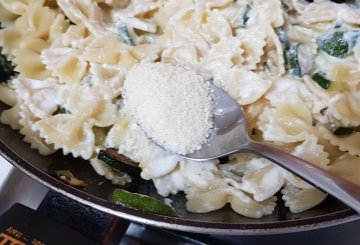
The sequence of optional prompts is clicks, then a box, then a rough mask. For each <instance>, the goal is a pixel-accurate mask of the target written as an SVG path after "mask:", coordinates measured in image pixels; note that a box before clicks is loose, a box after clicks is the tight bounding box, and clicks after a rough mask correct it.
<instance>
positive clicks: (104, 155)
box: [97, 149, 141, 178]
mask: <svg viewBox="0 0 360 245" xmlns="http://www.w3.org/2000/svg"><path fill="white" fill-rule="evenodd" d="M108 152H109V149H108V150H107V151H105V150H100V151H99V154H98V157H97V158H98V159H99V160H101V161H103V162H104V163H106V164H107V165H109V166H110V167H111V168H113V169H115V170H117V171H121V172H125V173H127V174H129V175H130V176H132V177H134V178H140V173H141V170H140V168H139V167H138V166H135V165H130V164H126V163H124V162H125V161H119V160H117V159H115V157H113V156H112V155H110V154H108Z"/></svg>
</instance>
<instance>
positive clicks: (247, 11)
mask: <svg viewBox="0 0 360 245" xmlns="http://www.w3.org/2000/svg"><path fill="white" fill-rule="evenodd" d="M250 11H251V6H250V4H246V6H245V10H244V14H243V17H242V19H241V24H240V26H241V27H246V24H247V22H248V21H249V19H250V16H249V15H250Z"/></svg>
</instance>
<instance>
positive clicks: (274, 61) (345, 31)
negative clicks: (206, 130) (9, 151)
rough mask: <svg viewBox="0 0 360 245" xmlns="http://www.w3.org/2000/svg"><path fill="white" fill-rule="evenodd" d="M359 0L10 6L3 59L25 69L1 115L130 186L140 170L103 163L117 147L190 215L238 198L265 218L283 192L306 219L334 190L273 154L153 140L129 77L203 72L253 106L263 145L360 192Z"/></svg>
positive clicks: (2, 87)
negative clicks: (184, 152) (227, 152)
mask: <svg viewBox="0 0 360 245" xmlns="http://www.w3.org/2000/svg"><path fill="white" fill-rule="evenodd" d="M351 4H352V5H353V6H351ZM351 4H336V3H333V2H330V1H325V0H315V1H313V2H312V3H308V2H306V1H303V0H289V1H280V0H268V1H265V0H238V1H231V0H211V1H205V0H186V1H176V0H134V1H127V0H123V1H113V0H58V1H44V0H37V1H24V0H0V21H1V27H2V29H1V30H0V47H1V55H3V57H6V58H7V60H8V61H9V62H11V64H12V65H13V66H14V70H15V72H16V74H15V75H14V76H10V77H9V79H8V81H6V82H4V83H1V84H0V100H1V101H2V102H3V103H6V104H7V105H9V106H10V107H11V108H10V109H8V110H5V111H3V112H2V114H1V117H0V121H1V122H2V123H4V124H8V125H9V126H11V127H12V128H13V129H16V130H19V131H20V133H21V134H22V135H24V141H26V142H28V143H30V144H31V147H32V148H34V149H37V150H39V152H40V153H41V154H51V153H53V152H54V151H55V150H59V149H61V150H62V151H63V153H64V154H72V155H73V156H74V157H78V156H80V157H82V158H84V159H86V160H89V161H90V163H91V166H93V168H94V170H95V171H96V172H97V173H98V174H100V175H102V176H104V177H105V178H107V179H109V180H111V181H112V182H113V183H114V184H118V185H124V184H126V183H128V182H130V181H131V178H130V176H129V175H127V174H125V173H120V172H117V171H115V170H113V169H112V168H111V167H109V166H108V165H106V164H105V163H104V162H102V161H101V160H99V159H97V155H98V153H99V152H100V151H101V150H104V149H106V148H115V149H117V151H118V153H119V154H123V155H125V156H126V157H128V158H130V159H131V160H133V161H135V162H137V163H139V167H140V168H141V170H142V172H141V177H142V178H144V179H147V180H152V181H153V182H154V185H155V187H156V188H157V191H158V193H159V194H160V195H162V196H164V197H165V196H169V195H173V194H176V193H178V192H184V193H185V196H186V198H187V203H186V207H187V209H188V210H189V211H190V212H198V213H206V212H211V211H213V210H217V209H221V208H222V207H224V206H225V205H226V204H230V206H231V207H232V209H233V210H234V211H235V212H236V213H238V214H241V215H245V216H248V217H253V218H260V217H262V216H264V215H269V214H271V213H272V212H273V210H274V208H275V206H276V197H275V194H276V193H281V194H280V195H282V199H283V200H284V202H285V206H287V207H289V209H290V211H291V212H302V211H304V210H307V209H309V208H312V207H314V206H316V205H317V204H319V203H321V202H322V201H323V200H324V199H325V197H326V194H325V193H323V192H321V191H319V190H317V189H316V188H315V187H313V186H311V185H309V184H307V183H306V182H304V181H302V180H301V179H299V178H297V177H295V176H294V175H292V174H291V173H289V172H287V171H285V170H284V169H281V168H279V167H278V166H276V165H274V164H273V163H271V162H269V161H268V160H265V159H263V158H258V157H254V156H252V155H247V154H236V155H233V156H231V157H230V159H229V161H228V162H227V163H225V164H219V163H218V161H208V162H203V163H196V162H193V161H190V160H185V159H182V158H181V157H179V156H177V155H174V154H172V153H170V152H167V151H165V150H164V149H162V148H160V147H159V146H158V145H156V144H155V143H153V142H152V141H151V140H149V139H148V138H147V137H146V135H145V134H144V132H143V131H142V129H141V128H139V126H138V125H137V124H136V123H134V122H133V121H132V119H131V118H130V117H129V116H127V115H126V114H125V113H124V112H123V110H122V105H121V104H122V88H123V83H124V79H125V78H126V75H127V73H128V71H129V70H130V69H131V68H132V67H133V66H134V65H135V64H137V63H141V62H165V63H172V64H175V65H181V66H183V67H185V68H186V69H193V70H196V72H197V73H199V74H201V75H202V76H203V77H205V78H206V79H210V80H212V81H213V82H214V83H215V84H216V85H218V86H220V87H222V88H223V89H224V90H225V91H226V92H228V93H229V95H230V96H232V97H233V98H234V99H236V100H237V102H238V103H239V104H240V105H241V106H243V108H244V110H245V112H246V115H247V119H248V124H249V126H250V133H251V137H253V138H254V139H256V140H259V141H262V142H267V143H272V144H275V145H278V146H280V147H283V148H284V150H286V151H288V152H289V153H291V154H293V155H296V156H298V157H300V158H303V159H305V160H307V161H309V162H310V163H312V164H314V165H317V166H320V167H321V168H324V169H326V170H328V171H332V172H334V173H336V174H338V175H340V176H342V177H344V178H347V179H349V180H350V181H352V182H354V183H356V184H360V181H359V179H360V171H359V170H358V168H359V167H358V166H357V164H356V163H357V162H358V161H359V155H360V144H359V142H360V132H359V131H360V130H359V127H360V111H359V108H360V107H359V104H360V86H359V81H360V59H359V57H360V55H359V54H360V41H358V39H359V37H360V23H359V22H360V9H359V6H357V5H356V3H355V2H354V3H351ZM0 68H1V67H0ZM99 135H102V136H101V137H102V138H101V139H100V138H99V137H100V136H99Z"/></svg>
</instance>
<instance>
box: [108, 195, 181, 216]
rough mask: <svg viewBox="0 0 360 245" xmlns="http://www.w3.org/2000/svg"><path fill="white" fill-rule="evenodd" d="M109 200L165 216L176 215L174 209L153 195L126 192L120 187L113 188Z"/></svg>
mask: <svg viewBox="0 0 360 245" xmlns="http://www.w3.org/2000/svg"><path fill="white" fill-rule="evenodd" d="M110 200H111V201H113V202H115V203H117V204H120V205H123V206H126V207H129V208H134V209H137V210H140V211H142V212H147V213H154V214H160V215H166V216H177V215H176V213H175V211H174V209H172V208H171V207H170V206H168V205H166V204H165V203H163V202H161V201H159V200H157V199H155V198H153V197H149V196H145V195H141V194H138V193H132V192H128V191H125V190H122V189H115V190H114V191H113V192H112V193H111V197H110Z"/></svg>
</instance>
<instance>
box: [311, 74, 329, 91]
mask: <svg viewBox="0 0 360 245" xmlns="http://www.w3.org/2000/svg"><path fill="white" fill-rule="evenodd" d="M311 78H312V80H314V81H315V82H316V83H317V84H318V85H319V86H320V87H322V88H323V89H328V88H330V86H331V81H330V80H328V79H327V78H326V77H325V75H324V73H322V72H316V73H315V74H314V75H312V77H311Z"/></svg>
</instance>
